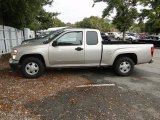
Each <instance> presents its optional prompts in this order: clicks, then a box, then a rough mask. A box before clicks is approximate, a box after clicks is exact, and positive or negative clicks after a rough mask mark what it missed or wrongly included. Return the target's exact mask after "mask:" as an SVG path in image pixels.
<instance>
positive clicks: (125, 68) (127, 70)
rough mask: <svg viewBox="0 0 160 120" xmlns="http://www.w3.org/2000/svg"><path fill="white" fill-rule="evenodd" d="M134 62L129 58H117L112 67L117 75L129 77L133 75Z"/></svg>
mask: <svg viewBox="0 0 160 120" xmlns="http://www.w3.org/2000/svg"><path fill="white" fill-rule="evenodd" d="M134 65H135V64H134V62H133V60H132V59H131V58H129V57H120V58H118V59H117V60H116V61H115V63H114V65H113V67H114V70H115V72H116V74H117V75H119V76H129V75H130V74H132V73H133V70H134Z"/></svg>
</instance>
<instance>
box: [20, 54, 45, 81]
mask: <svg viewBox="0 0 160 120" xmlns="http://www.w3.org/2000/svg"><path fill="white" fill-rule="evenodd" d="M44 70H45V67H44V64H43V62H42V61H41V60H40V59H38V58H34V57H29V58H26V59H25V60H24V61H22V64H21V71H22V74H23V76H24V77H26V78H29V79H33V78H38V77H40V76H41V75H42V74H43V72H44Z"/></svg>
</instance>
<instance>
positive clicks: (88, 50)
mask: <svg viewBox="0 0 160 120" xmlns="http://www.w3.org/2000/svg"><path fill="white" fill-rule="evenodd" d="M85 42H86V43H85V65H86V66H99V65H100V60H101V51H102V38H101V37H100V36H98V33H97V32H96V31H86V41H85Z"/></svg>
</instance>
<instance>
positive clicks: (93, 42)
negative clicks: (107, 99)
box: [9, 29, 154, 78]
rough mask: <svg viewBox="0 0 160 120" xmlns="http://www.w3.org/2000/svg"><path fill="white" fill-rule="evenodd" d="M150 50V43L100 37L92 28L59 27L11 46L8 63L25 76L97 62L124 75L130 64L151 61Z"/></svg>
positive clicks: (95, 65)
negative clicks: (44, 34)
mask: <svg viewBox="0 0 160 120" xmlns="http://www.w3.org/2000/svg"><path fill="white" fill-rule="evenodd" d="M153 52H154V47H153V45H152V44H141V43H135V44H133V43H127V42H120V41H103V40H102V37H101V33H100V31H99V30H96V29H62V30H57V31H55V32H53V34H51V35H50V37H47V39H39V40H37V39H35V40H30V41H27V42H23V43H22V44H21V45H20V46H17V47H14V48H13V50H12V53H11V55H12V57H11V58H10V60H9V63H10V66H11V68H15V67H17V66H19V67H20V68H21V71H22V73H23V75H24V76H25V77H27V78H36V77H39V76H41V75H42V73H43V72H44V70H45V68H63V67H101V66H113V68H114V69H115V72H116V73H117V74H118V75H120V76H128V75H130V74H131V73H132V72H133V69H134V65H137V64H142V63H151V62H152V57H153Z"/></svg>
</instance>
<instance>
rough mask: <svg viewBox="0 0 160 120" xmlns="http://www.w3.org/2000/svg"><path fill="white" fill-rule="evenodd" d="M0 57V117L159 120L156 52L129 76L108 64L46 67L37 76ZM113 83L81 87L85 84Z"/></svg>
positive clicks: (6, 119) (159, 66)
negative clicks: (23, 72) (28, 75)
mask: <svg viewBox="0 0 160 120" xmlns="http://www.w3.org/2000/svg"><path fill="white" fill-rule="evenodd" d="M8 58H9V56H8V55H7V56H2V58H1V59H0V120H1V119H2V120H13V119H21V120H25V119H26V120H160V61H159V60H160V50H159V49H156V50H155V55H154V63H153V64H144V65H138V66H136V67H135V70H134V73H133V74H132V75H131V76H129V77H119V76H116V75H115V74H114V73H113V71H112V69H111V68H110V67H109V68H86V69H61V70H57V69H55V70H47V72H46V73H45V74H44V75H43V76H42V77H40V78H39V79H32V80H30V79H25V78H23V77H22V76H21V75H20V74H16V73H14V72H12V71H11V70H10V68H9V65H8ZM108 83H109V84H110V83H111V84H115V86H110V87H84V88H77V87H76V86H79V85H86V84H108Z"/></svg>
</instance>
